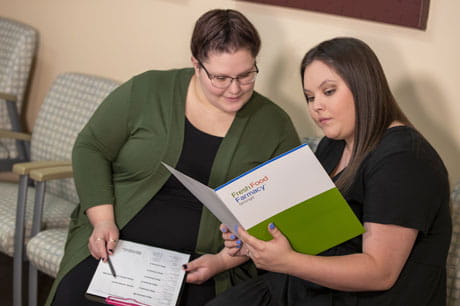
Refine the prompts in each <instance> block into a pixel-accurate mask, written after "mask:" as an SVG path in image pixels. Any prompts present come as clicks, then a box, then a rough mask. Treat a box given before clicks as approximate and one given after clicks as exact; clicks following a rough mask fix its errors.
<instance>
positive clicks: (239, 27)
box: [190, 9, 260, 61]
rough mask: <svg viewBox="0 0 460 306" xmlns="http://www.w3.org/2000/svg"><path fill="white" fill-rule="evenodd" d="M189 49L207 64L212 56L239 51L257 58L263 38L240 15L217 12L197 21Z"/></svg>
mask: <svg viewBox="0 0 460 306" xmlns="http://www.w3.org/2000/svg"><path fill="white" fill-rule="evenodd" d="M190 48H191V50H192V55H193V56H194V57H195V58H196V59H198V60H200V61H204V60H206V59H207V58H208V55H209V53H211V52H219V53H222V52H228V53H231V52H235V51H237V50H239V49H247V50H249V51H250V52H251V54H252V56H253V57H256V56H257V54H259V50H260V37H259V33H258V32H257V30H256V28H255V27H254V25H253V24H252V23H251V22H250V21H249V20H248V19H247V18H246V17H245V16H244V15H243V14H241V13H240V12H238V11H235V10H229V9H227V10H223V9H214V10H211V11H208V12H206V13H204V14H203V15H202V16H201V17H200V18H199V19H198V20H197V21H196V23H195V28H194V30H193V34H192V40H191V44H190Z"/></svg>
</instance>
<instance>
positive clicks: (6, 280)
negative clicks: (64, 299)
mask: <svg viewBox="0 0 460 306" xmlns="http://www.w3.org/2000/svg"><path fill="white" fill-rule="evenodd" d="M27 266H28V265H27V264H24V269H23V272H24V273H23V275H24V277H23V281H24V282H23V283H24V286H23V305H27V273H28V272H27ZM52 282H53V278H51V277H49V276H48V275H45V274H42V273H39V276H38V303H37V304H38V306H42V305H44V304H45V300H46V298H47V296H48V291H49V289H50V288H51V284H52ZM0 305H2V306H11V305H13V258H12V257H9V256H7V255H5V254H3V253H0Z"/></svg>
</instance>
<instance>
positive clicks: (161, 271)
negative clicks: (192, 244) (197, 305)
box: [87, 240, 190, 306]
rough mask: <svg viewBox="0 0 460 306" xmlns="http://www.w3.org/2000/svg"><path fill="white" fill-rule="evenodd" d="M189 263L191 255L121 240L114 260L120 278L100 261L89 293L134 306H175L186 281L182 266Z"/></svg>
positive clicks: (112, 256)
mask: <svg viewBox="0 0 460 306" xmlns="http://www.w3.org/2000/svg"><path fill="white" fill-rule="evenodd" d="M189 259H190V255H189V254H184V253H180V252H175V251H170V250H165V249H161V248H156V247H152V246H147V245H143V244H139V243H134V242H130V241H125V240H120V241H119V242H118V245H117V247H116V249H115V252H114V254H113V255H111V256H110V260H111V262H112V265H113V267H114V270H115V273H116V277H114V276H113V275H112V273H111V271H110V268H109V264H108V263H104V262H103V261H100V262H99V265H98V266H97V269H96V272H95V273H94V276H93V279H92V280H91V283H90V285H89V287H88V290H87V293H88V294H92V295H95V296H100V297H103V298H107V297H118V298H120V300H125V301H129V302H131V303H133V301H136V302H134V303H133V304H134V305H137V304H139V305H156V306H173V305H176V302H177V299H178V296H179V293H180V289H181V286H182V282H183V280H184V275H185V271H184V270H183V269H182V265H183V264H186V263H187V262H188V261H189ZM128 299H130V300H128Z"/></svg>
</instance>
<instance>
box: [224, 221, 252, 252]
mask: <svg viewBox="0 0 460 306" xmlns="http://www.w3.org/2000/svg"><path fill="white" fill-rule="evenodd" d="M219 229H220V231H221V232H222V239H224V246H225V248H226V249H227V254H228V255H230V256H247V254H248V250H247V248H246V246H245V245H244V244H243V242H242V241H241V240H240V239H239V238H238V237H237V236H236V235H235V234H233V233H232V232H231V231H230V229H229V228H228V227H227V225H225V224H221V225H220V227H219Z"/></svg>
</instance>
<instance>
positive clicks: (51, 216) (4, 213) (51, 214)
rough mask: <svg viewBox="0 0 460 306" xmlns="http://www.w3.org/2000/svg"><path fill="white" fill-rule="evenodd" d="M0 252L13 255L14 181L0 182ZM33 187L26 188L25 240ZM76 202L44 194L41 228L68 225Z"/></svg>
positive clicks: (14, 221)
mask: <svg viewBox="0 0 460 306" xmlns="http://www.w3.org/2000/svg"><path fill="white" fill-rule="evenodd" d="M0 194H1V197H0V252H3V253H6V254H8V255H9V256H13V251H14V229H15V224H16V207H17V197H18V185H17V184H14V183H0ZM34 197H35V189H34V188H33V187H29V188H28V193H27V205H26V219H25V228H26V230H25V236H26V241H27V238H28V237H29V236H30V231H31V228H32V213H33V202H34ZM75 207H76V204H75V203H72V202H69V201H66V200H63V199H61V198H58V197H56V196H54V195H51V194H46V195H45V206H44V209H43V221H42V227H43V228H56V227H65V228H67V226H68V225H69V222H70V214H71V213H72V211H73V210H74V209H75Z"/></svg>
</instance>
